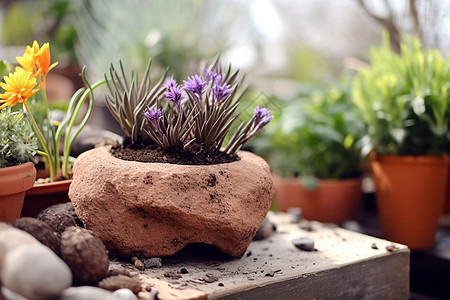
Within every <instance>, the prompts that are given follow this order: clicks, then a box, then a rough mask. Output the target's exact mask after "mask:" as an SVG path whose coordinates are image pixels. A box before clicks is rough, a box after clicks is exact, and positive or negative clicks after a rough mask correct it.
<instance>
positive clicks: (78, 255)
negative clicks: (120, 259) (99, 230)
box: [61, 227, 109, 285]
mask: <svg viewBox="0 0 450 300" xmlns="http://www.w3.org/2000/svg"><path fill="white" fill-rule="evenodd" d="M61 256H62V258H63V259H64V261H65V262H66V263H67V264H68V265H69V267H70V269H71V270H72V274H73V277H74V282H75V283H77V284H80V285H83V284H90V285H96V284H97V283H98V282H99V281H100V280H101V279H103V278H104V277H106V276H107V274H108V267H109V258H108V254H107V252H106V248H105V246H104V245H103V243H102V242H101V241H100V240H99V239H98V238H97V237H96V236H95V235H94V234H92V232H90V231H89V230H86V229H84V228H80V227H69V228H67V229H66V230H65V231H64V232H63V233H62V234H61Z"/></svg>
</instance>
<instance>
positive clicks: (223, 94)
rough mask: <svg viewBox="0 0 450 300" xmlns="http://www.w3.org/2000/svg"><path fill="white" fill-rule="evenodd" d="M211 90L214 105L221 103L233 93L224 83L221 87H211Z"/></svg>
mask: <svg viewBox="0 0 450 300" xmlns="http://www.w3.org/2000/svg"><path fill="white" fill-rule="evenodd" d="M212 90H213V99H214V103H216V104H220V103H222V102H223V101H225V99H227V98H228V96H230V95H231V93H233V89H231V88H230V86H229V85H227V84H226V83H224V84H223V85H218V84H216V85H215V86H213V88H212Z"/></svg>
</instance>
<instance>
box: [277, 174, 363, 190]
mask: <svg viewBox="0 0 450 300" xmlns="http://www.w3.org/2000/svg"><path fill="white" fill-rule="evenodd" d="M272 176H273V177H274V179H275V180H281V181H283V184H285V185H298V184H301V181H300V178H299V177H281V176H279V175H277V174H272ZM318 180H319V186H327V187H328V186H334V185H357V184H360V183H361V182H362V180H363V176H362V175H360V176H358V177H351V178H342V179H318Z"/></svg>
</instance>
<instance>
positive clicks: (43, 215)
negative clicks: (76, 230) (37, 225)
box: [37, 206, 77, 234]
mask: <svg viewBox="0 0 450 300" xmlns="http://www.w3.org/2000/svg"><path fill="white" fill-rule="evenodd" d="M37 217H38V219H39V220H41V221H43V222H45V223H47V224H48V225H50V226H51V227H52V228H53V231H55V232H56V233H58V234H61V233H62V232H63V231H64V230H66V228H68V227H71V226H77V223H76V221H75V219H74V218H73V216H72V215H71V214H70V213H69V212H67V211H64V210H60V209H54V208H53V207H52V206H51V207H49V208H47V209H44V210H43V211H41V212H40V213H39V214H38V216H37Z"/></svg>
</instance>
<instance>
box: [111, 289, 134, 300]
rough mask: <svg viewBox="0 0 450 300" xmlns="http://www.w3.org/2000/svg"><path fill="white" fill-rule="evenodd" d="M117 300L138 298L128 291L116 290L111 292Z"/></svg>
mask: <svg viewBox="0 0 450 300" xmlns="http://www.w3.org/2000/svg"><path fill="white" fill-rule="evenodd" d="M113 294H114V296H115V297H116V298H117V300H137V299H138V298H137V297H136V296H135V295H134V294H133V292H132V291H131V290H129V289H118V290H116V291H114V292H113Z"/></svg>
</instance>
